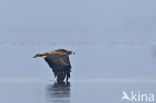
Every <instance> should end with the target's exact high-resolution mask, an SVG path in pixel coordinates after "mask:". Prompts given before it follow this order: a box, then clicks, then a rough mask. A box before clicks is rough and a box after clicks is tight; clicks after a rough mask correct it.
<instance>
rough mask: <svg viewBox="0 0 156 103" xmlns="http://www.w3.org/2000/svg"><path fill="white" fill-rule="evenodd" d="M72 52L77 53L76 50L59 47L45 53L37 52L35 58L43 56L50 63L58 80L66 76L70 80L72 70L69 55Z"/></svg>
mask: <svg viewBox="0 0 156 103" xmlns="http://www.w3.org/2000/svg"><path fill="white" fill-rule="evenodd" d="M71 54H75V52H73V51H68V50H65V49H58V50H54V51H51V52H46V53H43V54H36V55H35V56H34V58H36V57H43V58H44V59H45V61H46V62H47V63H48V65H49V66H50V67H51V68H52V71H53V72H54V76H55V77H56V78H57V81H58V82H62V81H63V80H64V79H65V78H66V81H67V82H68V79H69V78H70V72H71V65H70V60H69V55H71Z"/></svg>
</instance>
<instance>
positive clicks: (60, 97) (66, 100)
mask: <svg viewBox="0 0 156 103" xmlns="http://www.w3.org/2000/svg"><path fill="white" fill-rule="evenodd" d="M46 94H47V96H48V101H49V100H50V101H51V102H54V103H70V82H68V83H66V82H61V83H57V82H56V83H54V84H53V85H48V87H47V92H46Z"/></svg>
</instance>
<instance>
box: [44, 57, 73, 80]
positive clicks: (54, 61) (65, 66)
mask: <svg viewBox="0 0 156 103" xmlns="http://www.w3.org/2000/svg"><path fill="white" fill-rule="evenodd" d="M45 61H46V62H47V63H48V64H49V66H50V67H51V68H52V70H53V72H54V75H55V77H56V76H58V75H62V76H63V77H62V78H65V76H66V75H68V74H69V76H68V77H70V71H71V70H70V69H71V65H70V60H69V56H68V55H56V54H53V55H47V57H46V58H45Z"/></svg>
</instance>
